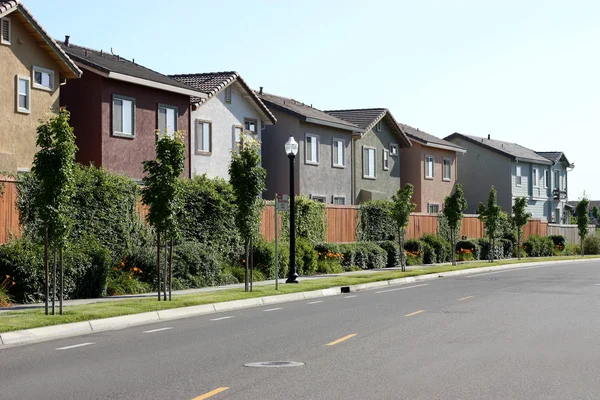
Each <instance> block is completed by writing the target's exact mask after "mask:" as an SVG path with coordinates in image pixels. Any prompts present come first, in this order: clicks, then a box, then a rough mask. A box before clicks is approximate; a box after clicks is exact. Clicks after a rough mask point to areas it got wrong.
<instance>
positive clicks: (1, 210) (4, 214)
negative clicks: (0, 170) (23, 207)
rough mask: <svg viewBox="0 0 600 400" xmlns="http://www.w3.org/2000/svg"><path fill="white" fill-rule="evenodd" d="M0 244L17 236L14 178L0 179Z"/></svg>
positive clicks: (17, 219)
mask: <svg viewBox="0 0 600 400" xmlns="http://www.w3.org/2000/svg"><path fill="white" fill-rule="evenodd" d="M0 195H1V196H0V244H4V243H6V242H8V240H9V239H10V238H11V236H19V235H20V234H21V227H20V225H19V212H18V210H17V182H16V181H15V179H14V178H9V177H0Z"/></svg>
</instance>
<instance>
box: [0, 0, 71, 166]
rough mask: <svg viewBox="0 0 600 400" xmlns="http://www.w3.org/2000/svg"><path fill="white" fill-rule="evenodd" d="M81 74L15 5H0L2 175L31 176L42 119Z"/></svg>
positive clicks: (12, 1)
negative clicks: (65, 87)
mask: <svg viewBox="0 0 600 400" xmlns="http://www.w3.org/2000/svg"><path fill="white" fill-rule="evenodd" d="M80 76H81V70H80V69H79V68H78V67H77V66H76V65H75V63H74V62H73V61H72V60H71V59H70V58H69V56H68V55H67V54H65V52H64V51H62V49H61V48H60V46H59V45H58V44H57V43H56V42H55V41H54V40H53V39H52V38H51V37H50V36H49V35H48V34H47V33H46V31H45V30H44V28H42V26H41V25H40V24H39V22H38V21H37V20H36V19H35V18H34V17H33V16H32V15H31V13H30V12H29V10H27V8H25V6H23V4H22V3H21V2H20V1H17V0H0V171H1V172H7V173H10V174H15V173H17V172H21V171H22V172H25V171H29V169H30V168H31V165H32V163H33V157H34V155H35V153H36V151H37V148H36V137H37V135H36V128H37V127H38V125H39V121H40V120H41V119H45V118H46V117H47V116H49V115H52V114H56V113H57V112H58V109H59V93H60V91H61V90H60V89H61V84H62V83H63V82H64V81H65V80H67V79H69V80H77V78H79V77H80Z"/></svg>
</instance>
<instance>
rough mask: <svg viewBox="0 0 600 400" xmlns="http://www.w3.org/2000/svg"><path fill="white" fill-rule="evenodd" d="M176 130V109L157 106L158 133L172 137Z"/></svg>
mask: <svg viewBox="0 0 600 400" xmlns="http://www.w3.org/2000/svg"><path fill="white" fill-rule="evenodd" d="M176 130H177V107H173V106H166V105H162V104H159V105H158V131H159V132H160V133H161V134H162V135H164V134H167V135H169V136H170V137H173V133H174V132H175V131H176Z"/></svg>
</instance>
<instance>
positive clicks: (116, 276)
mask: <svg viewBox="0 0 600 400" xmlns="http://www.w3.org/2000/svg"><path fill="white" fill-rule="evenodd" d="M174 283H175V279H174ZM174 287H175V289H180V288H179V287H178V285H177V284H174ZM153 289H154V288H153V287H152V286H151V285H150V284H148V283H146V282H142V281H141V280H139V279H138V277H137V276H136V273H135V272H133V271H123V270H121V269H119V268H117V267H115V268H114V270H112V271H110V273H109V275H108V282H107V285H106V292H107V294H108V295H109V296H122V295H126V294H140V293H148V292H151V291H152V290H153Z"/></svg>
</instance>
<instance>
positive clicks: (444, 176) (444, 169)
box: [442, 157, 452, 182]
mask: <svg viewBox="0 0 600 400" xmlns="http://www.w3.org/2000/svg"><path fill="white" fill-rule="evenodd" d="M446 161H448V162H449V163H450V170H449V171H450V176H449V177H448V178H446V164H445V163H446ZM442 180H443V181H445V182H450V181H451V180H452V159H451V158H450V157H444V158H443V160H442Z"/></svg>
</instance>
